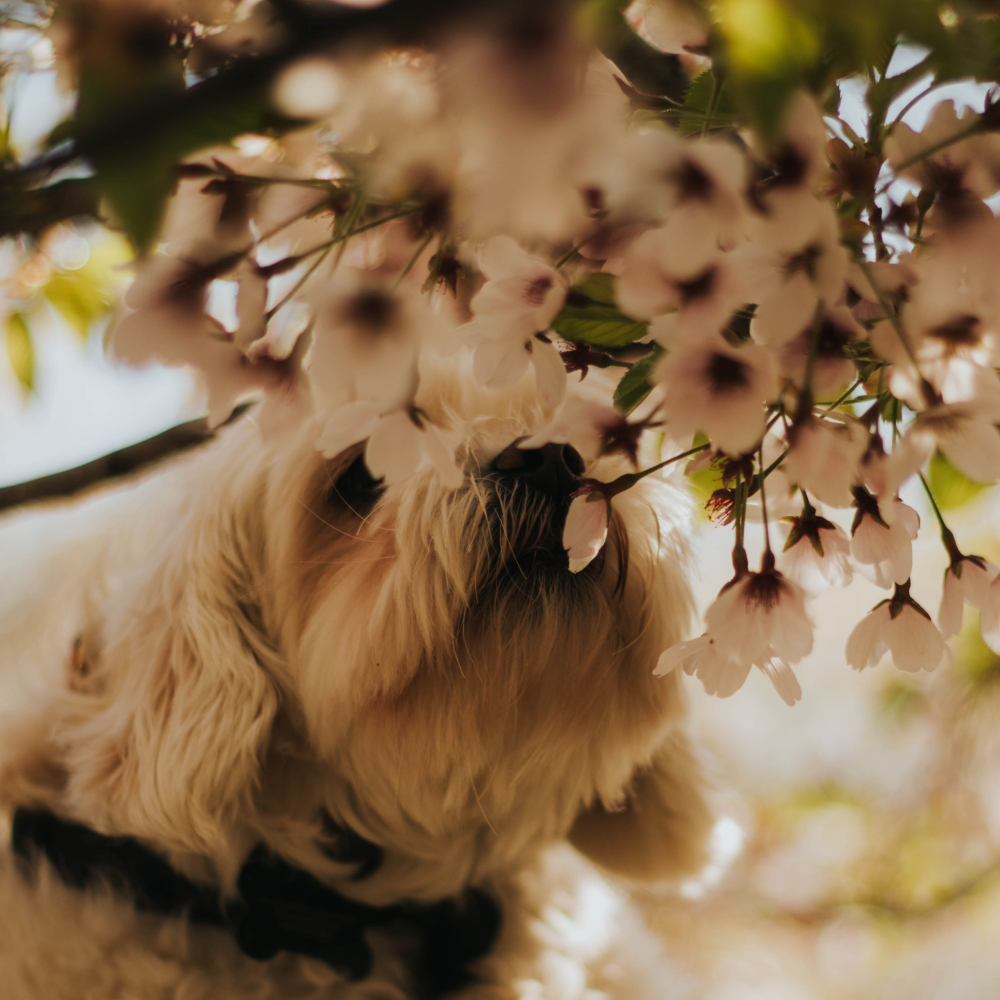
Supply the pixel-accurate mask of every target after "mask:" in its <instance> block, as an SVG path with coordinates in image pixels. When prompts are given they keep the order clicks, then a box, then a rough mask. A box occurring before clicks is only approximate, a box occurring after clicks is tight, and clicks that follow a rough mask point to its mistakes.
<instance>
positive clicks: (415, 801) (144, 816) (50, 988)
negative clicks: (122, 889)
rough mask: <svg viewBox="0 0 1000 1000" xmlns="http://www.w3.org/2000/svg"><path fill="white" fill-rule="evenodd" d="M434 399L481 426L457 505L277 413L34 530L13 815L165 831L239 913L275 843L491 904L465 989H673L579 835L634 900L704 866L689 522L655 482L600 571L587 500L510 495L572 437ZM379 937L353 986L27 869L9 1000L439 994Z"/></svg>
mask: <svg viewBox="0 0 1000 1000" xmlns="http://www.w3.org/2000/svg"><path fill="white" fill-rule="evenodd" d="M424 385H425V388H424V390H423V395H422V397H421V400H420V402H421V406H423V407H424V408H425V409H426V410H427V411H428V412H429V413H430V414H431V416H432V417H434V418H435V419H437V420H440V421H442V422H452V421H456V420H458V419H460V421H461V426H462V427H464V428H467V429H468V432H467V441H466V447H465V449H464V451H462V452H460V454H464V455H465V464H466V468H467V470H468V471H469V472H470V476H469V477H468V479H467V481H466V485H465V486H463V487H462V488H461V489H459V490H455V491H448V490H446V489H444V488H443V487H442V486H440V485H439V484H438V483H437V481H436V480H435V478H434V476H433V474H432V473H431V472H430V471H429V470H425V471H423V472H421V473H420V474H418V475H417V477H416V478H415V479H413V480H411V481H408V482H406V483H403V484H400V485H397V486H390V487H389V488H387V489H386V490H385V491H384V493H383V494H382V495H381V496H380V497H379V498H378V499H377V500H375V499H374V497H370V498H369V497H365V496H361V497H360V498H359V497H358V496H346V497H345V496H343V495H338V492H339V484H343V483H346V486H345V489H347V490H348V492H349V491H350V485H351V484H350V483H349V482H347V481H346V480H345V479H344V478H343V473H344V471H345V470H346V469H348V468H351V467H352V462H353V460H354V459H355V457H356V455H357V454H358V451H357V449H355V450H352V451H351V452H350V453H348V454H345V455H341V456H338V457H337V458H334V459H332V460H324V459H322V458H321V457H320V455H319V454H318V453H317V452H316V451H315V448H314V441H315V438H316V427H315V426H307V427H305V428H303V429H302V431H301V432H300V433H298V435H297V436H296V437H295V438H294V440H284V441H282V442H280V443H278V444H271V445H269V444H266V443H263V442H262V441H261V439H260V435H259V433H258V430H257V428H256V427H255V426H254V425H253V422H252V417H251V419H246V418H244V419H243V420H242V421H240V422H239V423H237V424H236V425H235V426H233V427H232V428H229V429H227V430H226V431H224V432H223V433H221V434H220V435H219V437H218V439H217V440H216V441H215V442H213V443H211V444H210V445H207V446H205V447H203V448H202V449H200V450H199V451H198V452H196V453H195V454H193V455H190V456H187V457H183V458H180V459H176V460H174V461H172V462H171V463H168V464H167V465H166V466H164V467H163V468H161V469H159V470H157V471H155V472H154V473H152V474H150V475H148V476H146V477H145V478H143V479H142V480H141V481H140V482H138V483H137V484H132V485H129V486H127V487H124V488H118V489H116V490H113V491H107V492H104V493H101V494H98V495H96V496H94V497H92V498H90V499H87V500H84V501H82V502H78V503H76V504H73V505H69V506H63V507H59V506H57V507H53V508H49V509H41V510H35V511H26V512H22V513H19V514H16V515H14V516H12V517H10V518H8V519H7V521H6V523H5V524H4V526H3V527H2V529H0V561H2V565H3V568H4V576H3V579H4V583H3V585H2V589H0V665H2V672H0V684H2V687H0V697H2V702H0V707H2V710H3V716H2V718H0V807H2V809H3V810H4V811H5V812H6V814H7V815H8V816H9V814H10V812H11V811H12V810H13V808H15V807H16V806H18V805H37V806H42V807H44V808H47V809H49V810H51V811H52V812H55V813H57V814H58V815H61V816H64V817H67V818H69V819H74V820H76V821H78V822H82V823H85V824H87V825H89V826H91V827H93V828H95V829H97V830H100V831H102V832H106V833H114V834H127V835H130V836H133V837H137V838H140V839H141V840H142V841H143V842H144V843H146V844H147V845H149V846H151V847H153V848H154V849H155V850H157V851H158V852H160V853H161V854H163V855H164V856H165V857H167V858H168V859H169V860H170V862H171V863H172V864H173V865H174V867H175V868H177V869H178V870H179V871H182V872H184V873H185V874H186V875H187V876H188V877H189V878H191V879H193V880H195V881H197V882H201V883H205V884H209V885H217V886H219V888H220V891H222V892H224V893H229V892H232V891H233V887H234V882H235V877H236V874H237V872H238V869H239V867H240V864H241V862H242V861H243V859H244V858H245V857H246V855H247V853H248V852H249V851H250V850H251V849H252V847H253V846H254V845H255V844H257V843H259V842H261V841H263V842H265V843H266V844H267V845H269V846H270V847H271V848H272V849H273V850H274V851H275V852H277V853H278V854H280V855H281V856H283V857H284V858H286V859H287V860H289V861H290V862H292V863H293V864H295V865H297V866H299V867H301V868H305V869H307V870H309V871H310V872H312V873H314V874H315V875H316V876H317V877H319V878H321V879H322V880H325V881H327V882H328V883H330V884H331V885H333V886H334V887H336V888H337V889H338V890H339V891H341V892H343V893H344V894H345V895H350V896H353V897H355V898H358V899H362V900H364V901H366V902H371V903H375V904H384V903H390V902H393V901H397V900H401V899H412V900H436V899H441V898H443V897H445V896H449V895H451V894H454V893H456V892H458V891H459V890H461V889H462V888H463V887H465V886H469V885H477V886H485V887H487V888H488V889H489V890H490V891H492V892H493V893H495V894H496V895H498V896H499V898H500V899H501V900H502V907H503V929H502V932H501V936H500V939H499V941H498V942H497V944H496V945H495V946H494V948H493V949H492V950H491V952H490V954H489V955H488V956H487V957H486V958H485V959H483V960H481V961H480V962H479V963H478V965H477V966H476V969H475V972H476V975H477V980H478V981H477V982H476V983H475V984H473V985H471V986H469V987H467V988H466V989H465V991H464V992H463V994H462V995H463V996H468V997H489V998H497V1000H499V998H507V997H511V998H513V997H523V998H526V1000H540V998H542V997H545V998H558V1000H569V998H583V997H585V996H586V997H588V998H590V997H594V996H601V995H603V993H602V992H601V991H605V992H606V993H607V994H608V995H614V996H620V997H628V998H629V1000H638V998H641V997H653V996H655V997H661V996H667V995H669V992H670V991H669V989H668V985H669V984H668V983H666V982H664V981H662V980H657V979H656V978H655V976H654V978H653V979H652V980H649V979H648V977H649V976H650V975H653V973H652V972H651V971H650V970H652V969H653V968H654V966H655V962H653V963H652V964H651V955H652V951H650V949H651V948H652V946H651V944H650V943H649V941H648V940H647V939H646V938H644V937H643V936H642V934H641V933H640V932H639V930H638V929H637V928H636V927H635V926H634V925H633V921H634V918H633V917H632V916H630V915H629V913H628V910H627V908H624V904H623V903H622V900H621V898H620V896H619V895H617V894H616V890H613V889H611V888H610V886H609V885H608V884H607V883H606V882H605V881H603V880H602V879H600V878H599V877H598V876H597V875H596V873H594V872H593V869H591V868H589V866H588V864H587V863H586V862H584V861H583V860H582V859H581V858H579V855H577V854H574V852H572V851H571V850H570V849H569V848H567V847H565V846H563V847H562V848H556V849H555V853H553V849H552V845H554V844H556V843H557V842H558V841H560V840H562V839H563V838H566V837H567V836H568V837H569V839H570V841H571V842H572V843H574V844H575V845H576V846H577V848H579V850H580V851H582V852H583V853H585V854H587V855H589V856H590V858H591V859H593V860H594V861H596V862H598V863H599V864H601V865H603V866H605V867H606V868H607V869H610V870H611V871H612V872H613V873H615V874H617V875H620V876H624V877H626V878H630V879H667V878H673V877H677V876H679V875H681V874H684V873H687V872H690V871H693V870H695V869H697V868H698V867H699V866H700V865H701V864H702V863H703V861H704V860H705V858H704V851H705V847H704V845H705V834H706V832H707V830H708V827H709V826H710V822H711V820H710V815H709V811H708V809H707V807H706V805H705V802H704V798H703V795H702V790H701V777H700V772H699V769H698V766H697V763H696V761H695V760H694V757H693V754H692V752H691V750H690V748H689V745H688V743H687V740H686V737H685V734H684V731H683V726H682V723H683V714H684V712H683V700H682V694H681V691H680V689H679V686H678V683H679V682H678V680H677V678H676V677H674V676H668V677H665V678H654V677H653V676H652V673H651V672H652V668H653V666H654V665H655V662H656V657H657V654H658V653H659V652H660V651H661V650H662V649H664V648H665V647H667V646H668V645H670V644H671V643H673V642H675V641H677V640H678V639H680V638H682V636H681V631H682V629H683V628H684V626H685V625H686V622H687V618H688V614H689V604H690V599H689V595H688V591H687V589H686V586H685V583H684V577H683V572H682V564H683V545H682V542H681V541H680V540H679V536H680V535H681V533H682V532H681V530H680V527H679V515H678V513H677V512H678V511H679V510H681V507H682V505H681V504H680V503H679V501H678V498H677V497H675V496H673V495H671V493H670V491H669V488H668V487H666V486H665V485H664V484H663V483H662V482H660V483H653V482H652V481H651V480H645V481H644V482H643V483H642V484H641V488H638V489H635V490H633V491H630V492H629V493H627V494H623V495H621V496H619V497H618V498H616V500H615V503H614V510H615V513H614V517H613V525H612V527H613V530H612V532H611V536H610V541H609V543H608V546H607V547H606V550H605V552H604V554H603V555H602V556H601V557H599V559H598V560H597V561H596V562H595V563H594V564H592V566H591V567H589V568H588V569H587V570H585V571H584V572H583V573H581V574H579V575H578V576H575V577H574V576H571V575H570V574H569V573H568V571H567V570H566V569H565V557H564V556H562V555H561V551H560V546H559V538H560V533H561V527H562V525H561V519H562V511H563V510H564V509H565V507H564V506H563V507H561V508H560V506H559V503H558V502H556V501H554V500H552V499H551V498H549V497H547V496H545V495H544V494H543V493H541V492H538V491H532V490H531V489H529V488H527V487H525V486H524V485H523V484H520V483H513V484H511V483H498V482H497V480H496V477H495V476H493V475H492V474H491V473H490V472H489V462H490V461H491V459H492V458H493V457H494V456H495V455H496V454H497V453H498V452H499V451H500V450H501V449H502V448H503V447H504V446H506V445H507V444H509V443H510V442H511V441H512V440H513V439H515V438H516V437H518V436H519V435H521V434H524V433H525V432H526V431H527V430H529V429H530V428H531V427H533V426H537V425H538V423H539V422H540V420H541V418H542V417H543V416H544V415H543V414H540V413H538V412H536V411H535V410H534V409H533V405H532V404H531V403H530V402H523V405H521V404H518V403H515V402H511V401H510V399H508V398H506V397H505V398H503V399H501V398H500V397H499V396H495V397H494V396H492V395H491V394H488V393H484V392H483V391H481V390H474V391H473V390H470V389H468V387H467V386H466V384H465V382H462V383H460V384H456V382H455V381H454V380H449V379H444V378H434V377H428V376H425V380H424ZM353 468H354V469H355V470H356V469H357V468H358V467H357V466H353ZM625 469H626V466H624V464H623V463H621V462H620V461H619V460H616V459H602V460H600V461H599V462H598V463H597V464H596V465H595V467H594V468H593V469H592V470H588V474H591V475H595V476H597V477H599V478H603V479H609V478H611V477H613V476H615V475H617V474H619V473H620V472H621V471H625ZM77 637H80V638H79V642H78V643H77V644H76V646H74V642H75V640H76V639H77ZM324 816H326V817H329V818H330V819H332V820H333V821H334V823H336V824H338V825H340V826H342V827H346V828H349V829H350V830H351V831H353V832H354V833H356V834H359V835H360V836H362V837H364V838H367V839H368V840H370V841H373V842H374V843H376V844H378V845H379V846H380V847H381V848H382V849H383V851H384V863H383V864H382V865H381V867H380V868H379V869H378V870H377V871H376V872H375V873H374V874H372V875H371V876H369V877H368V878H366V879H362V880H358V881H351V880H350V878H349V876H350V875H351V874H352V872H353V871H354V867H353V866H351V865H347V864H344V863H342V862H337V861H336V860H334V859H333V858H332V857H331V853H332V852H331V851H330V850H329V847H330V844H329V837H330V834H329V826H325V825H324ZM5 840H9V837H6V836H5ZM595 900H596V902H595ZM595 907H596V909H595ZM373 945H374V948H375V952H376V968H375V972H374V973H373V974H372V976H370V977H369V978H368V979H366V980H364V981H363V982H361V983H355V984H349V983H346V982H345V981H343V980H342V979H341V978H340V977H339V976H338V975H337V974H336V973H335V972H333V971H332V970H331V969H329V968H328V967H326V966H325V965H323V964H322V963H320V962H317V961H315V960H311V959H306V958H302V957H298V956H291V955H284V954H283V955H279V956H278V957H277V958H275V959H273V960H271V961H269V962H266V963H257V962H254V961H252V960H250V959H247V958H244V957H243V956H242V955H241V954H240V953H239V952H238V950H237V949H236V946H235V943H234V942H233V941H232V940H231V939H230V938H229V937H228V936H227V935H226V934H225V933H223V932H221V931H214V930H206V929H204V928H198V929H194V930H193V929H192V928H191V927H190V926H188V924H187V923H186V921H184V920H183V919H179V918H178V919H175V918H170V919H168V918H162V917H156V916H152V915H144V914H139V913H137V912H136V911H135V910H134V909H133V908H132V907H131V905H130V904H129V903H128V902H127V900H123V899H121V898H120V897H118V896H116V895H114V894H113V893H111V892H106V893H95V892H82V891H79V890H75V889H71V888H68V887H67V886H65V885H63V884H62V883H61V882H60V881H59V879H58V877H56V876H55V875H54V874H53V873H52V872H51V870H49V869H48V868H47V867H46V866H45V865H44V864H42V865H40V866H39V867H38V870H37V872H36V874H35V875H34V876H33V877H31V878H29V877H26V876H25V875H24V874H23V873H22V872H20V871H18V870H17V868H16V866H15V865H14V863H13V862H12V860H11V857H10V854H9V849H8V848H7V847H6V846H0V996H2V998H3V1000H6V998H8V997H10V998H17V1000H21V998H25V1000H28V998H31V1000H55V998H63V997H66V998H70V997H72V998H74V1000H75V998H78V997H93V998H95V1000H98V998H99V1000H103V998H111V997H119V996H121V997H129V998H146V997H149V998H153V997H156V998H161V997H164V998H165V997H177V998H185V1000H189V998H196V997H198V998H200V997H206V998H207V997H213V998H216V997H217V998H226V997H254V998H271V997H274V998H277V997H282V998H294V997H306V996H310V997H311V996H317V997H319V996H322V997H332V998H338V1000H339V998H342V997H352V998H353V997H372V998H374V997H405V996H408V995H409V986H408V981H407V975H408V973H407V971H406V969H405V968H404V967H403V966H402V965H401V963H400V962H399V961H398V960H397V957H396V956H395V955H394V953H393V948H392V941H391V940H390V939H385V940H375V941H374V942H373ZM614 968H617V969H618V971H617V972H616V973H613V972H612V973H609V972H608V970H609V969H614ZM644 976H645V977H647V979H646V980H644V979H643V977H644ZM616 977H617V978H616ZM588 990H593V991H596V992H588Z"/></svg>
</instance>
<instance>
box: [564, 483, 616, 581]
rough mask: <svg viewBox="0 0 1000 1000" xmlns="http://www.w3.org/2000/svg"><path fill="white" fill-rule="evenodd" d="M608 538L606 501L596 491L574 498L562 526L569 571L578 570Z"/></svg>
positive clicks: (586, 563) (586, 564) (587, 564)
mask: <svg viewBox="0 0 1000 1000" xmlns="http://www.w3.org/2000/svg"><path fill="white" fill-rule="evenodd" d="M607 538H608V501H607V500H605V499H604V497H603V496H601V495H600V494H597V493H590V494H588V495H586V496H578V497H574V498H573V502H572V503H571V504H570V505H569V510H568V511H567V513H566V523H565V524H564V525H563V537H562V541H563V548H565V549H566V552H567V555H568V556H569V571H570V572H571V573H579V572H580V570H582V569H584V568H585V567H587V566H589V565H590V563H592V562H593V561H594V559H595V558H596V557H597V554H598V553H599V552H600V551H601V549H602V548H603V547H604V543H605V542H606V541H607Z"/></svg>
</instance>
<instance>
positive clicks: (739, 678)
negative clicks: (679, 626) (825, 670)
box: [653, 633, 802, 705]
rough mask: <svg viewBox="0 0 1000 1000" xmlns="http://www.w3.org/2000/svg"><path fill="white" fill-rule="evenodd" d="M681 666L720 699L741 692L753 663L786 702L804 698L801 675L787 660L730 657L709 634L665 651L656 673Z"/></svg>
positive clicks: (657, 665)
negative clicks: (757, 661)
mask: <svg viewBox="0 0 1000 1000" xmlns="http://www.w3.org/2000/svg"><path fill="white" fill-rule="evenodd" d="M678 666H681V667H683V669H684V672H685V673H686V674H688V675H689V676H690V675H692V674H693V675H694V676H696V677H697V678H698V680H700V681H701V683H702V685H703V687H704V688H705V693H706V694H711V695H715V696H716V697H718V698H729V697H731V696H732V695H734V694H735V693H736V692H737V691H739V689H740V688H741V687H743V685H744V683H745V682H746V679H747V677H748V676H749V674H750V668H751V667H752V666H756V667H757V668H758V669H759V670H760V671H761V672H762V673H763V674H764V675H765V676H766V677H767V679H768V680H769V681H770V682H771V683H772V684H773V685H774V689H775V691H777V692H778V694H779V695H780V696H781V699H782V701H784V702H785V704H786V705H794V704H795V703H796V702H797V701H799V700H800V699H801V698H802V688H801V687H800V686H799V682H798V678H797V677H796V676H795V674H794V672H793V671H792V668H791V667H789V666H788V664H787V663H785V661H784V660H782V659H780V658H778V657H776V656H766V657H765V658H764V659H763V660H761V662H760V663H751V662H750V661H749V660H746V659H738V660H732V659H729V658H728V657H727V656H724V655H723V654H722V653H720V652H719V648H718V646H717V645H716V643H715V642H714V641H713V639H712V638H711V636H709V635H708V634H707V633H706V634H704V635H700V636H698V637H697V638H695V639H689V640H688V641H687V642H680V643H677V645H675V646H671V647H670V648H669V649H667V650H665V651H664V652H663V653H662V654H661V655H660V658H659V660H658V661H657V664H656V669H655V670H654V671H653V673H654V674H656V675H657V676H663V675H664V674H668V673H670V671H672V670H674V669H676V667H678Z"/></svg>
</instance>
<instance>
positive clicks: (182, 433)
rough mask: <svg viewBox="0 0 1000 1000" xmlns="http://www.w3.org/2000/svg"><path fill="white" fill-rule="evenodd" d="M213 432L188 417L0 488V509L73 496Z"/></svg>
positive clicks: (207, 437)
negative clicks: (59, 468)
mask: <svg viewBox="0 0 1000 1000" xmlns="http://www.w3.org/2000/svg"><path fill="white" fill-rule="evenodd" d="M251 405H252V404H249V403H248V404H244V405H243V406H238V407H237V408H236V409H235V410H234V411H233V415H232V416H231V417H230V418H229V420H227V421H226V423H225V424H223V425H222V426H226V424H230V423H232V422H233V421H234V420H237V419H239V417H241V416H242V415H243V414H244V413H245V412H246V411H247V409H249V407H250V406H251ZM215 435H216V430H210V429H209V426H208V421H207V420H206V419H205V418H204V417H201V418H199V419H198V420H189V421H187V423H183V424H178V425H177V426H176V427H171V428H170V429H169V430H166V431H163V433H162V434H157V435H156V436H155V437H151V438H147V439H146V440H145V441H139V442H138V443H136V444H131V445H128V447H126V448H119V449H118V451H113V452H111V453H110V454H108V455H104V456H102V457H101V458H96V459H94V461H93V462H87V463H86V464H85V465H78V466H77V467H76V468H74V469H66V470H64V471H62V472H56V473H53V474H52V475H51V476H42V477H41V478H39V479H32V480H29V481H28V482H25V483H16V484H15V485H13V486H3V487H0V510H8V509H9V508H11V507H19V506H20V505H22V504H26V503H34V502H36V501H39V500H53V499H55V498H57V497H69V496H72V495H73V494H75V493H79V492H80V491H82V490H85V489H87V488H88V487H91V486H97V485H98V484H101V483H106V482H108V481H110V480H114V479H119V478H121V477H122V476H128V475H131V474H132V473H134V472H138V471H140V470H141V469H144V468H145V467H146V466H149V465H153V464H154V463H157V462H162V461H163V460H164V459H166V458H169V457H171V456H172V455H178V454H180V453H181V452H184V451H187V450H189V449H190V448H194V447H196V446H197V445H200V444H204V443H205V442H207V441H211V440H212V438H214V437H215Z"/></svg>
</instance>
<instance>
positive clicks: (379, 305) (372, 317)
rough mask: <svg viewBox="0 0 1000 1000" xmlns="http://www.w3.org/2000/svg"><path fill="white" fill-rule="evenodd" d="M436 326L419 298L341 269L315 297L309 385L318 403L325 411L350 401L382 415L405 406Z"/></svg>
mask: <svg viewBox="0 0 1000 1000" xmlns="http://www.w3.org/2000/svg"><path fill="white" fill-rule="evenodd" d="M437 322H438V321H437V320H436V319H435V317H433V316H432V315H431V314H430V311H429V310H428V308H427V305H426V303H425V301H424V300H423V299H422V298H421V297H420V296H419V295H414V294H411V293H407V292H404V291H402V290H401V289H395V290H394V289H392V288H391V287H390V286H389V285H388V284H387V283H386V282H384V281H382V280H372V279H371V278H370V277H369V276H368V275H365V274H364V273H361V272H357V271H353V270H351V269H348V268H342V269H340V270H339V271H338V272H337V273H336V274H335V275H334V277H333V279H332V280H330V281H329V282H328V283H326V284H325V285H324V286H322V288H321V290H320V291H319V292H318V294H317V295H316V302H315V323H314V326H313V347H312V352H311V354H310V365H309V379H310V382H311V384H312V387H313V391H314V392H315V394H316V396H317V398H318V400H319V401H320V402H321V403H322V404H323V405H324V407H325V408H327V409H329V408H332V407H335V406H338V405H343V404H344V403H346V402H348V401H350V400H352V399H364V400H369V401H371V402H376V403H378V404H380V406H381V409H382V411H383V412H391V411H393V410H397V409H400V408H403V407H405V406H407V405H408V404H409V403H411V402H412V401H413V397H414V394H415V392H416V388H417V358H418V355H419V352H420V349H421V347H422V346H423V345H424V344H425V343H427V342H428V341H430V340H432V339H433V338H434V336H435V332H436V331H435V327H436V325H437Z"/></svg>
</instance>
